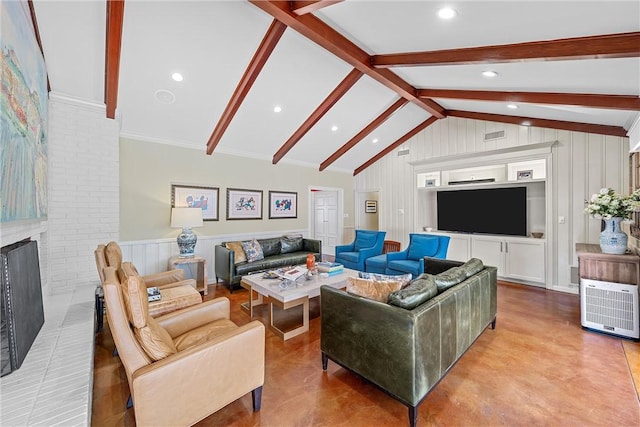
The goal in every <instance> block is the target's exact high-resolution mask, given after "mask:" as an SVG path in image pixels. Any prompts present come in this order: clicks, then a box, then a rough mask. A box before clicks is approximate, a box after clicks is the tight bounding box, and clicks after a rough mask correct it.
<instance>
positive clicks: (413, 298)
mask: <svg viewBox="0 0 640 427" xmlns="http://www.w3.org/2000/svg"><path fill="white" fill-rule="evenodd" d="M436 295H438V286H437V285H436V282H435V279H434V277H433V276H432V275H430V274H421V275H420V276H418V278H417V279H415V280H413V281H412V282H411V283H409V284H408V285H407V286H406V287H405V288H404V289H400V290H399V291H395V292H392V293H390V294H389V304H391V305H395V306H397V307H402V308H406V309H407V310H412V309H414V308H416V307H417V306H419V305H420V304H422V303H424V302H426V301H428V300H430V299H431V298H433V297H434V296H436Z"/></svg>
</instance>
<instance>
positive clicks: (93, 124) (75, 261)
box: [47, 92, 120, 293]
mask: <svg viewBox="0 0 640 427" xmlns="http://www.w3.org/2000/svg"><path fill="white" fill-rule="evenodd" d="M118 126H119V125H118V122H117V121H115V120H111V119H107V118H106V114H105V108H104V105H98V104H93V103H88V102H84V101H80V100H76V99H72V98H68V97H66V96H63V95H60V94H56V93H54V92H52V93H50V95H49V135H48V141H49V217H48V220H49V221H48V222H49V231H48V233H47V234H48V236H47V243H48V245H47V246H48V248H47V253H48V256H47V260H48V262H49V269H48V270H49V271H48V273H49V280H50V292H52V293H55V292H59V291H67V290H70V289H74V288H75V287H76V286H77V285H82V286H84V285H85V284H86V285H87V286H90V287H95V286H96V285H97V283H98V273H97V271H96V266H95V261H94V258H93V251H94V249H95V248H96V246H97V245H98V244H99V243H104V242H108V241H110V240H118V237H119V185H120V181H119V136H118V132H119V129H118Z"/></svg>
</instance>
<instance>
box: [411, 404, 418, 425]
mask: <svg viewBox="0 0 640 427" xmlns="http://www.w3.org/2000/svg"><path fill="white" fill-rule="evenodd" d="M417 421H418V408H417V407H415V406H409V427H416V425H417V424H416V423H417Z"/></svg>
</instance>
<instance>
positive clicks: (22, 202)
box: [0, 1, 48, 222]
mask: <svg viewBox="0 0 640 427" xmlns="http://www.w3.org/2000/svg"><path fill="white" fill-rule="evenodd" d="M0 20H1V22H0V23H1V25H0V27H2V32H1V34H0V45H1V47H2V54H1V55H0V67H1V71H2V91H1V93H0V107H1V108H0V129H1V132H0V137H1V143H0V172H1V174H2V180H0V222H9V221H16V220H28V219H41V218H45V217H46V216H47V175H48V172H47V117H48V109H47V100H48V92H47V70H46V67H45V64H44V58H43V57H42V53H41V51H40V48H39V46H38V42H37V40H36V36H35V31H34V26H33V23H32V21H31V14H30V12H29V5H28V3H27V2H26V1H3V2H2V3H1V4H0Z"/></svg>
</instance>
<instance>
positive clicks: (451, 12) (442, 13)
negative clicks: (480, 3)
mask: <svg viewBox="0 0 640 427" xmlns="http://www.w3.org/2000/svg"><path fill="white" fill-rule="evenodd" d="M457 14H458V12H456V10H455V9H452V8H450V7H443V8H442V9H440V10H438V16H439V17H440V18H441V19H451V18H454V17H455V16H456V15H457Z"/></svg>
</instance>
